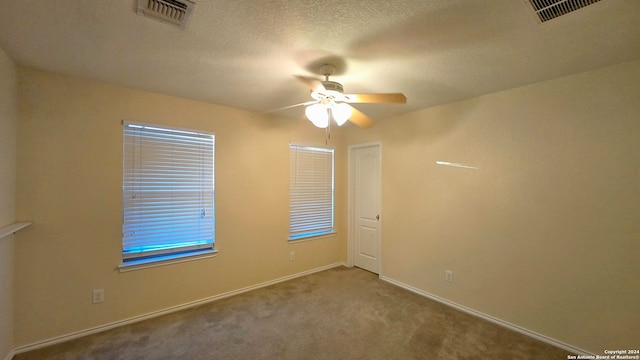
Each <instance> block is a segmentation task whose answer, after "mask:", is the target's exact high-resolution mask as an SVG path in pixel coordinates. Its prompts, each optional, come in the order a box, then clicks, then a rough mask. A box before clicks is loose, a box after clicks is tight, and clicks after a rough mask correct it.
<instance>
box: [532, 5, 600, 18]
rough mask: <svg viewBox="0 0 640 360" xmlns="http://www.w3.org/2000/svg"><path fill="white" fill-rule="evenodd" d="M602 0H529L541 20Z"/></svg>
mask: <svg viewBox="0 0 640 360" xmlns="http://www.w3.org/2000/svg"><path fill="white" fill-rule="evenodd" d="M598 1H600V0H529V3H531V6H533V9H534V10H535V12H536V15H538V19H540V21H541V22H545V21H549V20H551V19H554V18H557V17H558V16H562V15H566V14H568V13H570V12H572V11H576V10H578V9H580V8H583V7H585V6H587V5H591V4H594V3H597V2H598Z"/></svg>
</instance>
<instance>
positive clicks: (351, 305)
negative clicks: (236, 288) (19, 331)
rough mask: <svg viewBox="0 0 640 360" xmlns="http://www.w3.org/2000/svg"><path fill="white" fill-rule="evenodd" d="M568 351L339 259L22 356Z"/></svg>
mask: <svg viewBox="0 0 640 360" xmlns="http://www.w3.org/2000/svg"><path fill="white" fill-rule="evenodd" d="M168 291H170V289H168ZM566 358H567V352H566V351H565V350H561V349H558V348H555V347H553V346H550V345H547V344H545V343H541V342H539V341H536V340H534V339H531V338H528V337H526V336H523V335H521V334H518V333H515V332H512V331H510V330H507V329H505V328H502V327H500V326H497V325H495V324H492V323H489V322H486V321H483V320H481V319H479V318H476V317H473V316H471V315H468V314H465V313H462V312H459V311H456V310H454V309H452V308H450V307H447V306H445V305H442V304H440V303H437V302H434V301H432V300H429V299H426V298H424V297H421V296H419V295H416V294H414V293H411V292H409V291H406V290H404V289H401V288H398V287H396V286H393V285H391V284H388V283H386V282H383V281H381V280H379V279H378V278H377V276H376V275H374V274H371V273H369V272H367V271H364V270H360V269H357V268H345V267H340V268H335V269H331V270H327V271H323V272H320V273H316V274H312V275H308V276H305V277H302V278H298V279H294V280H291V281H287V282H284V283H280V284H277V285H273V286H269V287H266V288H263V289H259V290H255V291H252V292H249V293H245V294H242V295H238V296H235V297H232V298H227V299H223V300H220V301H216V302H213V303H210V304H207V305H203V306H200V307H197V308H193V309H189V310H185V311H181V312H178V313H174V314H170V315H166V316H162V317H159V318H155V319H152V320H148V321H144V322H140V323H136V324H132V325H128V326H123V327H120V328H117V329H113V330H109V331H105V332H103V333H99V334H95V335H91V336H87V337H84V338H81V339H77V340H73V341H69V342H67V343H63V344H59V345H54V346H51V347H48V348H43V349H39V350H34V351H31V352H28V353H23V354H19V355H16V356H15V358H14V359H15V360H32V359H38V360H54V359H55V360H58V359H65V360H72V359H96V360H97V359H109V360H114V359H123V360H124V359H126V360H134V359H136V360H137V359H225V360H226V359H332V360H333V359H385V360H387V359H505V360H506V359H509V360H516V359H558V360H559V359H566Z"/></svg>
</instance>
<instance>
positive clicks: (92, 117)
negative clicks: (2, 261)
mask: <svg viewBox="0 0 640 360" xmlns="http://www.w3.org/2000/svg"><path fill="white" fill-rule="evenodd" d="M18 94H19V106H20V121H19V124H18V164H19V165H18V170H17V177H18V192H17V213H18V215H19V216H20V217H21V218H24V219H30V220H31V221H33V225H32V226H31V227H29V228H28V229H26V230H25V231H23V232H21V233H18V234H17V235H16V237H17V241H16V311H15V342H16V346H24V345H27V344H32V343H34V342H38V341H42V340H46V339H51V338H53V337H56V336H60V335H64V334H68V333H71V332H74V331H80V330H84V329H88V328H91V327H94V326H99V325H103V324H108V323H111V322H114V321H117V320H121V319H126V318H130V317H133V316H137V315H141V314H146V313H149V312H152V311H156V310H161V309H166V308H169V307H172V306H176V305H181V304H184V303H188V302H191V301H195V300H199V299H203V298H207V297H211V296H214V295H216V294H221V293H224V292H227V291H231V290H236V289H240V288H243V287H246V286H250V285H254V284H258V283H262V282H265V281H269V280H273V279H277V278H280V277H284V276H288V275H292V274H296V273H299V272H302V271H306V270H310V269H315V268H319V267H322V266H325V265H328V264H334V263H338V262H342V261H345V259H346V223H345V221H343V219H345V218H346V204H345V202H344V201H342V199H344V198H346V194H345V187H346V184H345V180H344V179H345V178H346V176H345V175H344V172H345V171H346V167H345V165H344V163H345V158H346V155H345V151H344V149H345V146H344V144H342V143H341V140H340V136H339V135H337V134H335V136H333V145H334V146H335V147H336V149H337V150H336V162H337V164H336V169H337V170H336V178H337V179H339V180H338V181H337V182H336V199H337V201H336V219H337V224H336V228H337V231H338V235H337V236H334V237H330V238H323V239H317V240H313V241H307V242H300V243H297V244H294V245H290V244H288V242H287V237H288V191H289V148H288V144H289V142H290V141H293V142H298V143H311V144H324V138H325V135H324V131H323V130H320V129H317V128H315V127H313V126H312V125H311V124H310V123H309V122H302V121H297V120H291V119H279V118H266V117H261V116H259V115H255V114H252V113H249V112H245V111H241V110H237V109H231V108H227V107H222V106H216V105H212V104H208V103H202V102H197V101H191V100H186V99H181V98H175V97H170V96H164V95H160V94H154V93H149V92H144V91H137V90H132V89H127V88H122V87H117V86H112V85H106V84H102V83H97V82H92V81H87V80H81V79H77V78H71V77H65V76H61V75H55V74H51V73H45V72H40V71H35V70H30V69H20V70H19V91H18ZM122 119H127V120H137V121H141V122H146V123H154V124H159V125H168V126H169V125H170V126H178V127H183V128H193V129H202V130H208V131H212V132H215V133H216V215H217V219H216V232H217V234H216V248H217V249H218V250H219V254H218V255H217V256H216V257H215V258H211V259H204V260H198V261H192V262H186V263H181V264H174V265H168V266H162V267H156V268H151V269H144V270H138V271H132V272H127V273H119V272H118V271H116V270H115V269H116V266H117V265H118V264H119V263H120V259H121V258H120V250H121V183H122V127H121V124H120V121H121V120H122ZM340 179H342V180H340ZM290 251H296V255H297V256H296V261H289V252H290ZM96 288H104V289H105V302H104V303H101V304H97V305H92V304H91V291H92V289H96Z"/></svg>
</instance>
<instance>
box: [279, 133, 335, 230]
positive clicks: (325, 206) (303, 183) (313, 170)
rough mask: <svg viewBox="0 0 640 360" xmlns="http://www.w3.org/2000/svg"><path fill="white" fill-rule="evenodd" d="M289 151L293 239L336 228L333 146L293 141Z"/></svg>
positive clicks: (290, 215)
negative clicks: (295, 143) (331, 147)
mask: <svg viewBox="0 0 640 360" xmlns="http://www.w3.org/2000/svg"><path fill="white" fill-rule="evenodd" d="M289 152H290V189H289V192H290V193H289V197H290V198H289V201H290V204H289V209H290V210H289V240H298V239H301V238H305V237H310V236H317V235H322V234H327V233H331V232H333V231H334V227H333V222H334V214H333V205H334V204H333V201H334V199H333V167H334V164H333V149H325V148H319V147H309V146H299V145H289Z"/></svg>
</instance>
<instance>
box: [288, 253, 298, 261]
mask: <svg viewBox="0 0 640 360" xmlns="http://www.w3.org/2000/svg"><path fill="white" fill-rule="evenodd" d="M295 259H296V252H295V251H292V252H290V253H289V261H294V260H295Z"/></svg>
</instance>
